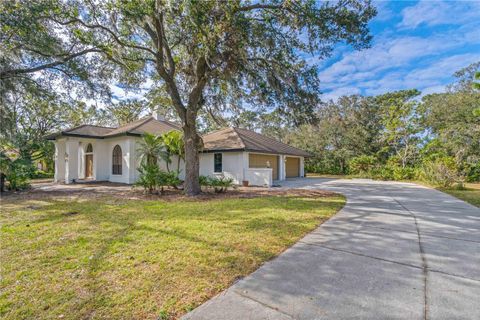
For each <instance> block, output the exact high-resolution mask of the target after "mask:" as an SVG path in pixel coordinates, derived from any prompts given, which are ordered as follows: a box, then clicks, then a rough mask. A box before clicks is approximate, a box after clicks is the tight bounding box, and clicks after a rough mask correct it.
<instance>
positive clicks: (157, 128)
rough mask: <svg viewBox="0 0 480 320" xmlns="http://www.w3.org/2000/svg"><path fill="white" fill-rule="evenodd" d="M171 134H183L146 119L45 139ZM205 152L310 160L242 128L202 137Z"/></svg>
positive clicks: (174, 127)
mask: <svg viewBox="0 0 480 320" xmlns="http://www.w3.org/2000/svg"><path fill="white" fill-rule="evenodd" d="M172 130H181V127H180V126H179V125H178V124H176V123H173V122H170V121H166V120H157V119H155V118H154V117H152V116H150V117H145V118H142V119H139V120H136V121H133V122H130V123H128V124H126V125H124V126H121V127H118V128H110V127H101V126H93V125H82V126H79V127H75V128H72V129H68V130H65V131H62V132H58V133H54V134H51V135H49V136H47V137H46V138H47V139H49V140H55V139H56V138H58V137H61V136H77V137H88V138H96V139H105V138H111V137H115V136H119V135H137V136H140V135H142V134H144V133H145V132H148V133H153V134H162V133H165V132H169V131H172ZM202 139H203V143H204V151H206V152H213V151H233V150H238V151H241V150H242V151H256V152H262V153H273V154H286V155H295V156H301V157H308V156H310V154H309V153H308V152H306V151H303V150H300V149H298V148H295V147H292V146H289V145H288V144H285V143H283V142H280V141H278V140H275V139H273V138H270V137H267V136H264V135H262V134H259V133H256V132H254V131H251V130H247V129H241V128H226V129H223V130H218V131H215V132H212V133H208V134H206V135H203V136H202Z"/></svg>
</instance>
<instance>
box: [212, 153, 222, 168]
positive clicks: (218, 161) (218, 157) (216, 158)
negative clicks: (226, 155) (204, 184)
mask: <svg viewBox="0 0 480 320" xmlns="http://www.w3.org/2000/svg"><path fill="white" fill-rule="evenodd" d="M213 164H214V168H213V169H214V170H213V171H214V172H222V154H221V153H215V154H214V155H213Z"/></svg>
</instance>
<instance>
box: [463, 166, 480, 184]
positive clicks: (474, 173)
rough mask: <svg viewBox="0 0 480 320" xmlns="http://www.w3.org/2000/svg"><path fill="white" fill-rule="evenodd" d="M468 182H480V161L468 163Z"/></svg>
mask: <svg viewBox="0 0 480 320" xmlns="http://www.w3.org/2000/svg"><path fill="white" fill-rule="evenodd" d="M465 173H466V177H465V180H466V181H467V182H480V161H476V162H475V163H473V164H468V165H467V167H466V168H465Z"/></svg>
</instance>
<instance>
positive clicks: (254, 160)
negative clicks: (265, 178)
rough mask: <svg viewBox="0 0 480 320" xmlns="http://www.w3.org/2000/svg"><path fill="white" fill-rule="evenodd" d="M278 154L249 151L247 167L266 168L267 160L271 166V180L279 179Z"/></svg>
mask: <svg viewBox="0 0 480 320" xmlns="http://www.w3.org/2000/svg"><path fill="white" fill-rule="evenodd" d="M278 160H279V156H278V155H276V154H263V153H250V154H249V159H248V161H249V162H248V168H268V167H267V162H268V163H270V167H271V168H272V178H273V180H278V179H279V174H278V172H279V170H278V169H279V165H278V163H279V161H278Z"/></svg>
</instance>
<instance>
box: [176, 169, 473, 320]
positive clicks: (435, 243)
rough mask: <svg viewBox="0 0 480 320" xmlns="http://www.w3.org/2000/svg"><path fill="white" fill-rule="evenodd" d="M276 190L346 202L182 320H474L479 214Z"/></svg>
mask: <svg viewBox="0 0 480 320" xmlns="http://www.w3.org/2000/svg"><path fill="white" fill-rule="evenodd" d="M283 185H284V187H285V188H292V187H295V188H298V187H300V188H320V189H325V190H332V191H336V192H339V193H342V194H344V195H346V196H347V199H348V201H347V204H346V206H345V207H344V208H343V209H342V210H341V211H340V212H339V213H338V214H337V215H336V216H335V217H333V218H332V219H330V220H329V221H327V222H326V223H324V224H322V225H321V226H320V227H319V228H317V229H316V230H315V231H313V232H312V233H310V234H308V235H307V236H306V237H305V238H303V239H301V240H300V241H299V242H298V243H297V244H295V245H294V246H293V247H291V248H290V249H288V250H286V251H285V252H284V253H283V254H281V255H280V256H279V257H278V258H276V259H274V260H272V261H270V262H268V263H266V264H264V265H263V266H262V267H261V268H259V269H258V270H257V271H255V272H254V273H253V274H251V275H250V276H248V277H246V278H244V279H243V280H241V281H239V282H237V283H236V284H235V285H233V286H232V287H230V288H229V289H228V290H226V291H225V292H223V293H221V294H220V295H218V296H216V297H214V298H213V299H211V300H210V301H208V302H206V303H205V304H203V305H202V306H200V307H198V308H197V309H195V310H193V311H192V312H190V313H189V314H187V315H186V316H185V317H184V318H185V319H208V320H212V319H242V320H245V319H480V209H478V208H476V207H474V206H472V205H469V204H467V203H465V202H463V201H460V200H458V199H456V198H453V197H451V196H449V195H446V194H444V193H441V192H439V191H436V190H432V189H429V188H425V187H422V186H418V185H414V184H407V183H394V182H379V181H370V180H360V179H359V180H328V179H312V178H308V179H297V180H292V181H287V182H285V183H284V184H283Z"/></svg>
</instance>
